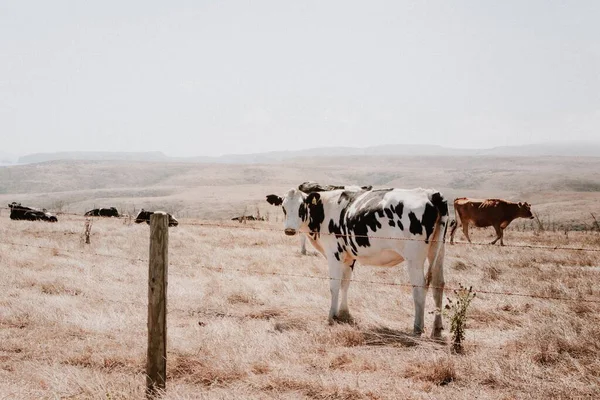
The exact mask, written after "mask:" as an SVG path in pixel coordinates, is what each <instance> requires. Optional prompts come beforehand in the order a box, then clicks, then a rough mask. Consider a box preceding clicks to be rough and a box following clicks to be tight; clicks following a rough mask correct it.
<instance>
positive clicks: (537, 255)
mask: <svg viewBox="0 0 600 400" xmlns="http://www.w3.org/2000/svg"><path fill="white" fill-rule="evenodd" d="M197 222H198V221H194V220H184V221H182V224H181V225H180V226H179V227H178V228H173V229H171V230H170V267H169V268H170V270H169V290H168V294H169V298H168V310H169V314H168V323H169V325H168V374H169V381H168V383H167V385H168V394H167V396H166V398H167V399H192V398H240V399H242V398H256V399H263V398H312V399H350V398H352V399H356V398H358V399H361V398H362V399H393V398H407V399H410V398H415V399H419V398H458V399H467V398H473V397H475V396H477V397H478V398H490V399H492V398H540V399H542V398H573V397H585V396H591V397H597V396H598V395H599V394H600V392H599V389H598V384H599V383H600V374H599V373H598V371H600V361H599V360H600V359H599V357H598V355H599V354H600V313H599V311H600V305H599V304H598V303H587V302H581V301H573V302H563V301H553V300H545V299H537V298H528V297H519V296H502V295H491V294H483V293H479V294H478V295H477V297H476V299H475V300H474V302H473V303H472V307H471V310H470V316H469V319H468V328H467V339H466V353H465V354H464V355H452V354H451V353H450V350H449V346H448V345H444V344H438V343H433V342H429V341H428V340H425V337H424V338H423V340H418V341H413V340H412V339H411V338H410V336H409V334H408V333H409V332H410V331H411V329H412V318H413V305H412V298H411V294H410V288H407V287H402V286H386V285H378V284H365V283H362V284H361V283H353V284H352V285H351V289H350V295H349V301H350V304H351V307H352V309H353V310H354V316H355V318H356V319H357V324H356V325H344V324H339V325H335V326H329V325H327V322H326V318H327V310H328V306H329V288H328V283H327V280H326V279H313V278H300V277H293V276H289V275H307V276H314V277H319V278H326V277H327V272H326V263H325V260H324V259H323V258H322V257H321V256H317V255H314V254H313V255H309V256H301V255H300V254H299V249H298V238H297V237H295V238H288V237H286V236H284V235H283V234H282V233H281V232H280V231H278V230H274V231H267V230H253V229H249V227H250V226H251V225H255V226H258V227H261V226H268V227H273V228H279V225H265V224H264V223H262V224H261V223H251V224H250V223H249V224H247V225H246V226H245V227H241V225H240V226H236V227H232V228H218V227H213V226H209V227H207V226H197V225H191V224H193V223H197ZM238 225H239V224H238ZM82 231H83V218H79V217H68V216H63V218H62V219H61V222H59V223H57V224H43V223H31V222H27V221H11V220H9V219H8V218H7V216H5V215H3V216H2V220H1V223H0V238H1V240H0V241H2V242H3V243H2V244H0V246H1V247H0V248H1V252H0V254H1V255H0V257H1V258H0V272H1V274H2V276H3V279H2V283H1V285H2V289H1V292H0V305H1V308H0V310H1V314H0V326H1V329H0V335H1V338H0V397H1V398H22V399H29V398H31V399H34V398H36V399H38V398H48V399H50V398H77V399H107V398H110V399H130V398H140V397H142V396H143V391H144V370H145V355H146V353H145V351H146V339H145V337H146V298H147V280H146V279H147V278H146V277H147V263H146V262H144V261H138V260H136V259H146V258H147V256H148V255H147V251H148V226H146V225H145V224H144V225H128V224H125V223H124V221H123V220H119V219H98V220H94V223H93V228H92V237H91V244H90V245H85V244H84V243H83V240H82V237H81V236H82V235H81V233H82ZM491 237H492V235H491V232H488V231H477V230H476V231H475V232H474V237H473V239H474V241H481V240H489V239H490V238H491ZM459 238H460V236H459ZM6 242H11V243H15V244H17V243H18V244H29V245H31V246H29V247H27V246H18V245H14V244H7V243H6ZM510 242H511V244H524V243H528V244H531V243H535V244H539V245H550V246H556V245H569V246H587V247H596V248H598V247H600V236H599V235H597V234H594V233H573V232H572V233H569V236H568V238H567V237H565V235H564V233H544V234H541V235H539V236H534V235H533V234H532V233H531V232H525V233H522V232H515V231H511V232H510ZM36 246H37V247H36ZM98 254H102V255H109V256H100V255H98ZM599 265H600V253H583V252H566V251H552V250H532V249H519V248H510V247H505V248H500V247H480V248H473V247H468V246H465V245H458V244H457V245H454V246H449V245H448V247H447V258H446V271H447V272H446V276H447V278H446V282H447V283H446V284H447V286H448V287H457V286H458V284H459V283H463V284H467V285H472V286H473V287H474V288H475V290H477V289H478V288H481V289H485V290H488V291H509V292H513V293H531V294H534V295H539V296H554V297H557V296H564V297H572V298H578V297H581V298H596V299H599V298H600V280H599V279H598V277H599V274H600V269H599V268H598V266H599ZM206 267H208V268H206ZM215 268H216V269H215ZM219 268H222V269H223V270H219ZM233 269H237V270H242V271H234V270H233ZM243 271H247V272H243ZM272 273H275V274H278V273H279V274H282V275H281V276H278V275H272ZM354 279H355V280H356V281H361V280H365V281H377V282H384V283H394V282H395V283H406V282H408V277H407V276H406V272H405V271H404V269H403V268H402V266H400V267H395V268H375V267H368V266H362V265H360V266H358V267H357V269H356V273H355V277H354ZM447 295H448V296H449V297H452V292H451V291H447ZM432 304H433V302H432V301H431V298H428V300H427V311H432V307H433V305H432ZM431 318H432V316H431V315H428V319H427V323H426V329H428V328H429V327H430V319H431ZM445 326H446V331H445V332H444V337H445V338H446V339H447V338H448V331H447V329H448V321H445ZM428 333H429V332H428V331H427V332H426V334H428Z"/></svg>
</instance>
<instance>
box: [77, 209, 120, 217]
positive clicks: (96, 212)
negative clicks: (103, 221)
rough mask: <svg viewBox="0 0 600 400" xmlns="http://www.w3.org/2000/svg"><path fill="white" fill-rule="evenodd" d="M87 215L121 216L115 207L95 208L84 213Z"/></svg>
mask: <svg viewBox="0 0 600 400" xmlns="http://www.w3.org/2000/svg"><path fill="white" fill-rule="evenodd" d="M84 215H85V216H86V217H119V211H117V209H116V208H115V207H110V208H94V209H93V210H90V211H88V212H86V213H85V214H84Z"/></svg>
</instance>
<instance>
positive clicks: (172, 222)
mask: <svg viewBox="0 0 600 400" xmlns="http://www.w3.org/2000/svg"><path fill="white" fill-rule="evenodd" d="M152 214H154V211H146V210H144V209H143V208H142V210H141V211H140V213H139V214H138V215H137V217H135V223H136V224H141V223H142V222H146V223H147V224H148V225H150V216H151V215H152ZM167 215H168V216H169V226H177V225H179V221H177V220H176V219H175V217H174V216H172V215H171V214H169V213H167Z"/></svg>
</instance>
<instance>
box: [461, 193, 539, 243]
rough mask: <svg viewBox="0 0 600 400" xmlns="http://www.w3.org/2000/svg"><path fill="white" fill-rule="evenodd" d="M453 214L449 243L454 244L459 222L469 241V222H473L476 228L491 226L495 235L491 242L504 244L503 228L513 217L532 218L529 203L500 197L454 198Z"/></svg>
mask: <svg viewBox="0 0 600 400" xmlns="http://www.w3.org/2000/svg"><path fill="white" fill-rule="evenodd" d="M454 214H455V217H456V220H455V221H452V223H451V226H452V230H451V231H450V244H454V233H455V232H456V228H458V225H459V223H460V224H462V228H463V233H464V235H465V237H466V238H467V240H468V241H469V243H471V238H469V223H473V225H475V226H476V227H478V228H485V227H488V226H493V227H494V229H495V230H496V235H497V237H496V239H494V240H493V241H492V242H491V244H496V242H497V241H498V240H500V245H501V246H504V240H503V239H504V229H505V228H506V227H507V226H508V225H509V224H510V223H511V222H512V220H513V219H516V218H529V219H533V218H534V217H533V214H532V213H531V204H529V203H521V202H518V203H512V202H510V201H506V200H501V199H469V198H467V197H461V198H458V199H456V200H454Z"/></svg>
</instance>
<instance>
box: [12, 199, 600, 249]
mask: <svg viewBox="0 0 600 400" xmlns="http://www.w3.org/2000/svg"><path fill="white" fill-rule="evenodd" d="M0 209H9V208H8V207H0ZM58 215H69V216H74V217H79V218H92V219H93V218H98V219H106V218H107V217H103V216H85V215H81V214H75V213H58ZM110 218H115V219H125V220H132V221H133V220H134V218H135V217H133V216H130V215H126V216H119V217H110ZM136 222H146V221H145V220H144V221H136ZM179 226H201V227H212V228H220V229H248V230H255V231H269V232H280V231H281V228H276V227H272V226H271V227H269V226H259V225H248V224H239V223H238V224H233V223H228V224H225V223H215V222H183V221H179ZM318 234H319V235H325V236H327V235H329V236H336V237H338V238H339V237H346V238H368V239H369V240H371V239H374V240H397V241H417V242H422V241H423V239H422V238H407V237H390V236H378V235H357V234H343V233H331V232H321V231H320V232H318ZM429 241H430V242H434V243H435V242H437V240H435V239H433V238H431V239H429ZM443 241H444V242H446V239H445V238H444V240H443ZM455 244H456V245H459V246H460V245H462V246H480V247H481V246H484V247H485V246H492V247H497V245H496V244H492V243H489V242H472V241H471V242H466V241H454V242H453V243H452V244H451V245H455ZM502 246H503V247H508V248H520V249H540V250H565V251H583V252H592V253H600V248H591V247H572V246H562V245H555V246H544V245H536V244H504V245H502Z"/></svg>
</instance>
